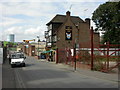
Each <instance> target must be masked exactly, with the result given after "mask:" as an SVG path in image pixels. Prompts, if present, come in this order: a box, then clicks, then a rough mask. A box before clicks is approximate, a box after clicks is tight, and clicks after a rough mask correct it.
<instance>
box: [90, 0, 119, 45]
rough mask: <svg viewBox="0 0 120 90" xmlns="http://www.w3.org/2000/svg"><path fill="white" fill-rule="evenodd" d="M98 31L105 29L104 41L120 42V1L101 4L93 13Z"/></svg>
mask: <svg viewBox="0 0 120 90" xmlns="http://www.w3.org/2000/svg"><path fill="white" fill-rule="evenodd" d="M92 20H93V22H94V23H95V25H96V27H97V28H96V29H95V30H96V31H99V30H102V31H105V33H104V36H103V40H102V43H104V42H108V41H109V42H110V43H111V44H118V43H119V44H120V2H106V3H104V4H101V5H100V6H99V7H98V8H97V9H96V10H95V11H94V13H93V16H92Z"/></svg>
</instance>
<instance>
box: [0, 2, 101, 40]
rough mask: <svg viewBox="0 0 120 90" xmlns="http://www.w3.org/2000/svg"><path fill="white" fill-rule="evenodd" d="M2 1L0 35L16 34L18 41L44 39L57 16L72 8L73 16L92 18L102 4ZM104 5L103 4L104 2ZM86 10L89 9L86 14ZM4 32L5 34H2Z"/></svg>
mask: <svg viewBox="0 0 120 90" xmlns="http://www.w3.org/2000/svg"><path fill="white" fill-rule="evenodd" d="M84 1H85V0H70V1H69V0H64V1H62V0H44V2H42V1H41V0H40V1H35V0H34V1H33V0H29V1H28V0H24V1H23V0H11V1H9V0H1V1H0V2H1V3H0V12H2V13H1V14H0V19H1V20H2V21H0V27H3V28H2V29H3V30H1V29H0V33H2V34H3V35H4V37H7V35H9V34H11V33H14V34H15V37H16V41H22V40H24V39H28V40H29V39H33V38H36V36H38V35H39V36H40V38H41V39H42V40H43V39H44V31H46V30H47V28H46V23H48V22H49V21H50V20H51V19H52V18H53V17H54V16H55V15H56V14H64V15H65V13H66V11H67V10H69V9H70V6H71V5H72V7H71V10H70V11H71V14H72V15H73V16H79V17H82V19H84V18H85V17H91V15H92V12H93V11H94V10H95V9H96V8H97V7H98V6H99V4H100V3H96V2H92V1H95V0H87V1H88V2H87V3H86V2H84ZM102 3H103V2H102ZM85 9H88V10H87V11H86V12H84V10H85ZM2 31H4V32H2Z"/></svg>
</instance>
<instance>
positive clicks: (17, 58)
mask: <svg viewBox="0 0 120 90" xmlns="http://www.w3.org/2000/svg"><path fill="white" fill-rule="evenodd" d="M25 59H26V57H25V56H24V54H23V53H13V54H11V55H10V64H11V67H12V68H13V67H15V66H16V65H20V66H23V67H25Z"/></svg>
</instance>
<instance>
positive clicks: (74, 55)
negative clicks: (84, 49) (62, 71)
mask: <svg viewBox="0 0 120 90" xmlns="http://www.w3.org/2000/svg"><path fill="white" fill-rule="evenodd" d="M74 62H75V65H74V70H76V43H75V46H74Z"/></svg>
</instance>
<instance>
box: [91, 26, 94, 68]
mask: <svg viewBox="0 0 120 90" xmlns="http://www.w3.org/2000/svg"><path fill="white" fill-rule="evenodd" d="M93 48H94V46H93V27H91V70H93V69H94V68H93V67H94V65H93V51H94V49H93Z"/></svg>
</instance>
